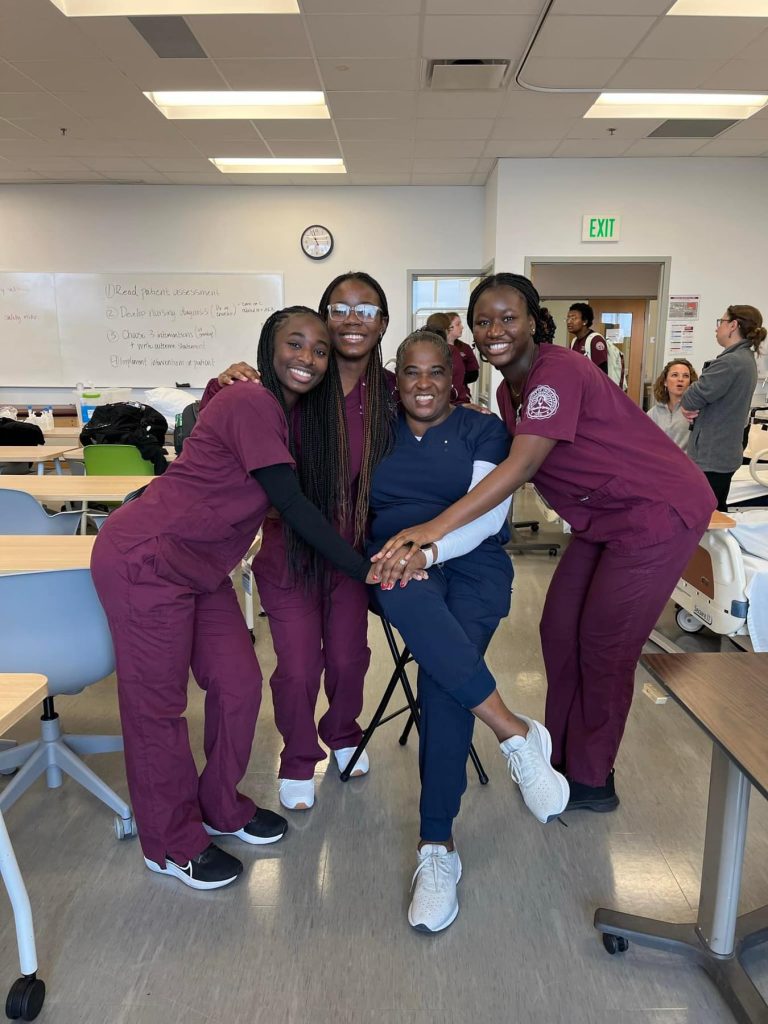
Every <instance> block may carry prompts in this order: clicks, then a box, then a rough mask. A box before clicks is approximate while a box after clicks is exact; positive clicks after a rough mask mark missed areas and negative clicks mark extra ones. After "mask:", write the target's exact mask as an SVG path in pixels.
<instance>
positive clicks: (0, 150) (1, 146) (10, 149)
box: [0, 135, 55, 161]
mask: <svg viewBox="0 0 768 1024" xmlns="http://www.w3.org/2000/svg"><path fill="white" fill-rule="evenodd" d="M52 154H54V155H55V150H54V148H53V146H52V144H51V143H50V142H49V141H47V140H44V139H35V138H32V136H31V135H25V136H24V137H23V138H18V139H0V156H2V157H5V158H6V159H7V160H15V161H18V160H26V159H27V158H28V157H45V156H51V155H52Z"/></svg>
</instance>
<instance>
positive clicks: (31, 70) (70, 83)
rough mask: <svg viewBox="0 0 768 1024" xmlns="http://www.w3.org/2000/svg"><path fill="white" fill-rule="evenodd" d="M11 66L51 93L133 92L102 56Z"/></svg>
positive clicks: (128, 82)
mask: <svg viewBox="0 0 768 1024" xmlns="http://www.w3.org/2000/svg"><path fill="white" fill-rule="evenodd" d="M13 67H15V68H16V70H17V71H21V72H22V73H23V74H25V75H27V76H28V77H29V78H31V79H32V80H33V81H34V82H37V84H38V85H39V86H41V87H42V88H43V89H49V90H50V91H51V92H65V91H66V92H86V91H88V90H96V89H98V90H104V91H107V92H127V91H130V90H132V89H135V86H134V85H133V83H132V82H131V81H130V80H129V79H127V78H126V77H125V75H123V74H122V72H121V71H120V69H119V68H117V67H116V66H115V65H114V64H112V63H111V62H110V61H108V60H105V59H104V58H102V57H90V58H88V59H87V60H84V59H81V60H25V61H15V62H14V63H13Z"/></svg>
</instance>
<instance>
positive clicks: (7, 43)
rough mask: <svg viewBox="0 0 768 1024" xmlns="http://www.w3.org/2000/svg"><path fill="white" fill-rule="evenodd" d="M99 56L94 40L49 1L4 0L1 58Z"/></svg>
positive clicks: (0, 10)
mask: <svg viewBox="0 0 768 1024" xmlns="http://www.w3.org/2000/svg"><path fill="white" fill-rule="evenodd" d="M91 56H98V53H95V52H94V47H93V44H92V43H91V41H90V40H89V39H88V38H87V37H86V36H85V35H83V33H82V32H81V31H80V29H79V28H78V27H77V26H76V25H73V24H72V22H71V20H70V19H69V18H65V17H64V15H63V14H62V13H61V11H59V10H58V9H57V8H56V7H54V6H53V4H52V3H50V2H49V0H3V3H2V7H0V57H6V58H8V59H9V60H24V59H30V60H45V59H46V58H51V59H54V60H55V59H60V58H62V57H91Z"/></svg>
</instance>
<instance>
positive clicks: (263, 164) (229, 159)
mask: <svg viewBox="0 0 768 1024" xmlns="http://www.w3.org/2000/svg"><path fill="white" fill-rule="evenodd" d="M208 159H209V160H210V161H211V163H212V164H213V166H214V167H216V168H217V169H218V170H220V171H221V172H222V174H346V173H347V169H346V167H345V166H344V161H343V160H341V159H339V158H337V157H334V158H326V157H323V158H322V159H318V158H316V157H290V158H288V157H237V156H211V157H209V158H208Z"/></svg>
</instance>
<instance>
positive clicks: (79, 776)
mask: <svg viewBox="0 0 768 1024" xmlns="http://www.w3.org/2000/svg"><path fill="white" fill-rule="evenodd" d="M114 668H115V656H114V651H113V649H112V638H111V637H110V634H109V627H108V625H107V620H106V617H105V615H104V611H103V609H102V607H101V604H100V603H99V599H98V597H97V595H96V591H95V590H94V587H93V581H92V580H91V574H90V572H89V570H88V569H66V570H64V569H62V570H61V571H56V572H31V573H19V574H16V575H12V576H0V672H39V673H40V674H41V675H44V676H47V677H48V694H49V696H48V697H47V698H46V699H45V700H44V701H43V715H42V718H41V722H42V730H41V736H40V739H39V740H35V741H33V742H32V743H24V744H22V745H21V746H18V747H13V748H12V749H10V750H4V751H2V752H0V771H3V772H7V771H8V770H9V769H13V768H19V769H20V770H19V772H18V774H17V775H16V776H15V778H14V779H13V780H12V781H11V782H10V783H9V784H8V785H7V786H6V788H5V789H4V790H3V792H2V794H1V795H0V812H2V813H3V814H4V813H5V812H6V811H7V810H8V808H9V807H11V806H12V805H13V804H14V803H15V802H16V800H18V798H19V797H20V796H21V794H22V793H24V792H26V790H27V789H29V787H30V786H31V785H32V783H33V782H35V781H36V780H37V779H38V778H39V777H40V776H41V775H42V774H43V773H45V776H46V780H47V783H48V788H49V789H56V788H57V787H58V786H60V785H61V784H62V772H64V773H66V774H67V775H69V776H70V778H73V779H74V780H75V781H76V782H79V783H80V785H81V786H84V787H85V789H87V790H88V791H89V793H92V794H93V795H94V796H95V797H96V798H97V799H98V800H101V802H102V803H105V804H106V805H107V806H108V807H111V808H112V810H113V811H114V812H115V814H116V815H117V817H116V818H115V832H116V835H117V837H118V839H124V838H127V837H128V836H130V835H133V834H135V829H134V824H133V818H132V815H131V809H130V807H129V806H128V804H127V803H126V802H125V801H124V800H123V799H122V798H121V797H119V796H118V795H117V793H115V792H114V790H112V789H110V787H109V786H108V785H107V784H106V783H105V782H103V781H102V780H101V779H100V778H99V777H98V775H96V774H95V773H94V772H93V771H91V769H90V768H89V767H88V766H87V765H86V764H85V763H84V762H83V761H82V760H81V759H80V757H79V756H78V755H83V754H105V753H113V752H115V751H121V750H122V749H123V738H122V736H73V735H68V734H66V733H63V732H62V730H61V725H60V723H59V716H58V715H57V714H56V711H55V709H54V703H53V700H54V697H56V696H58V695H59V694H62V693H63V694H76V693H81V692H82V691H83V690H84V689H85V688H86V687H88V686H92V685H93V684H94V683H98V682H99V681H100V680H101V679H104V677H105V676H108V675H110V674H111V673H112V672H113V671H114Z"/></svg>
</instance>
